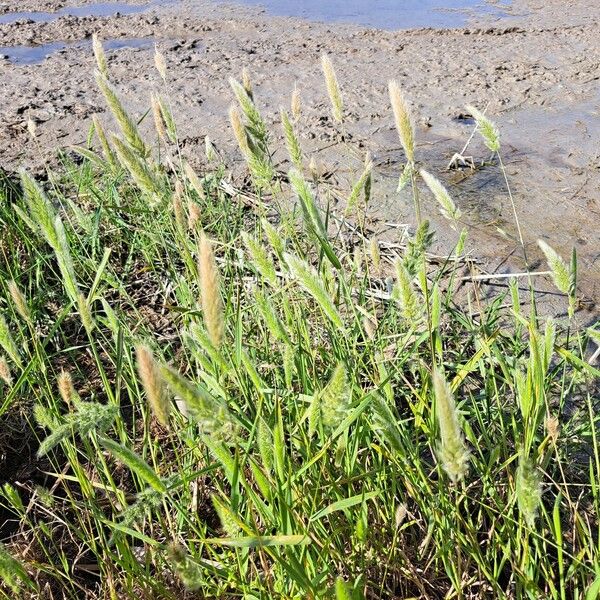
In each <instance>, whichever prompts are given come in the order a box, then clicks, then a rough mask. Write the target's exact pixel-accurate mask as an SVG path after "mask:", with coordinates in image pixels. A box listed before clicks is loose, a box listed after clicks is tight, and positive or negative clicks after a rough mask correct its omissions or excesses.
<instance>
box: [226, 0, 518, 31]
mask: <svg viewBox="0 0 600 600" xmlns="http://www.w3.org/2000/svg"><path fill="white" fill-rule="evenodd" d="M216 1H217V0H216ZM234 2H236V3H238V4H244V5H250V6H260V7H262V8H264V9H266V10H267V12H268V13H269V14H272V15H277V16H288V17H301V18H304V19H309V20H313V21H325V22H334V23H353V24H356V25H363V26H366V27H377V28H379V29H391V30H396V29H410V28H416V27H442V28H449V27H462V26H464V25H465V24H466V23H467V21H468V20H469V18H470V17H473V16H492V17H507V16H509V15H508V14H507V13H506V12H505V11H506V9H507V8H509V7H510V0H502V1H501V2H494V3H488V2H486V0H328V1H327V2H323V0H234ZM221 3H223V2H221ZM227 3H228V4H230V3H231V1H230V0H227Z"/></svg>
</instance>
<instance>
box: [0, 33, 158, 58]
mask: <svg viewBox="0 0 600 600" xmlns="http://www.w3.org/2000/svg"><path fill="white" fill-rule="evenodd" d="M154 43H155V39H154V38H115V39H108V40H102V45H103V46H104V49H105V50H106V51H107V52H110V51H111V50H120V49H121V48H141V49H145V48H152V47H153V46H154ZM91 45H92V42H91V40H85V41H79V42H49V43H48V44H41V45H40V46H5V47H0V55H2V56H4V57H5V60H8V61H10V62H11V63H13V64H16V65H34V64H37V63H40V62H42V61H43V60H44V59H45V58H47V57H48V56H50V55H52V54H55V53H57V52H61V51H66V50H69V49H72V48H78V49H79V48H88V47H91Z"/></svg>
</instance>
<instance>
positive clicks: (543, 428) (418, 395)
mask: <svg viewBox="0 0 600 600" xmlns="http://www.w3.org/2000/svg"><path fill="white" fill-rule="evenodd" d="M94 51H95V54H96V57H97V60H98V66H99V73H98V76H97V80H98V84H99V88H100V90H101V92H102V94H103V95H104V97H105V99H106V102H107V104H108V106H109V108H110V110H111V112H112V114H113V115H114V117H115V121H116V123H117V125H118V129H119V134H118V135H108V134H107V133H106V132H105V131H103V129H102V127H101V125H100V122H99V120H97V119H95V120H94V126H93V130H92V132H91V133H93V134H94V135H90V145H89V147H86V148H80V149H78V150H77V152H78V154H79V155H80V156H82V157H83V159H82V160H78V161H74V160H72V159H69V158H68V156H66V155H65V156H64V158H63V168H62V169H61V171H60V172H59V173H58V174H57V173H50V174H49V179H48V181H47V182H46V184H45V185H43V186H42V185H41V184H40V183H39V182H36V181H35V180H34V179H33V178H32V177H30V176H29V175H28V174H27V173H25V172H23V173H22V174H21V181H20V182H16V181H13V182H10V181H4V182H3V183H2V186H3V187H2V189H3V191H2V197H1V203H0V233H1V237H0V308H1V310H2V315H3V316H2V317H1V318H0V355H1V359H0V400H1V402H0V415H1V418H2V434H1V435H2V438H1V447H2V452H3V454H4V458H3V461H4V463H5V464H6V465H7V467H6V471H5V473H4V474H3V475H4V477H5V478H6V479H7V480H8V482H7V483H5V484H4V485H3V487H2V488H1V489H0V502H1V505H2V510H3V515H2V516H3V521H6V522H5V525H4V532H5V536H4V540H3V542H4V543H3V545H2V546H0V577H2V579H3V581H4V594H5V596H6V597H12V598H14V597H23V598H28V597H29V598H41V597H48V598H50V597H52V598H63V597H64V598H113V599H122V598H195V597H197V598H247V599H252V598H264V599H270V598H338V599H346V598H356V599H358V598H557V599H562V600H565V599H567V598H576V599H581V600H593V599H595V598H598V597H599V590H600V550H599V547H598V543H599V541H598V513H599V509H600V487H599V481H600V456H599V454H598V445H597V440H596V433H597V417H596V415H595V412H594V411H595V405H594V396H593V394H594V383H595V381H594V380H595V378H596V377H597V376H598V375H599V374H600V373H599V372H598V370H597V369H596V368H595V367H593V366H592V365H591V364H590V363H588V362H586V360H585V348H586V346H587V344H588V339H590V338H595V339H596V340H597V339H598V336H599V335H600V334H599V333H598V331H595V330H588V331H586V330H579V329H577V327H576V326H575V319H574V313H575V310H576V307H577V303H576V260H575V257H573V260H572V261H571V263H568V262H565V261H564V259H563V258H561V257H560V256H559V255H558V254H557V253H556V252H555V251H554V250H553V249H552V248H551V247H550V246H548V245H547V244H543V245H542V249H543V251H544V253H545V254H546V256H547V257H548V262H549V267H550V269H551V271H552V273H553V276H554V280H555V281H556V284H557V285H558V287H559V289H560V290H561V292H563V293H564V298H565V309H568V316H565V317H564V319H563V318H560V319H559V318H557V319H556V320H553V319H543V318H541V317H540V316H539V315H538V314H537V313H536V310H535V298H533V293H531V294H529V293H525V294H523V293H522V292H520V290H519V287H518V286H517V284H516V279H512V280H511V282H512V283H511V285H510V286H509V288H508V289H509V291H508V292H507V294H505V295H501V296H498V297H496V298H493V299H491V300H489V299H488V300H485V299H483V298H481V297H480V295H479V294H478V289H477V288H476V287H473V289H472V292H471V294H470V296H469V299H470V301H469V302H466V301H465V302H462V303H459V302H457V300H456V291H457V288H458V286H459V285H462V284H463V283H464V282H462V281H459V277H458V275H457V266H458V265H462V264H468V261H467V260H466V258H465V256H464V247H465V241H466V238H467V232H466V231H464V230H463V229H462V226H461V221H460V220H461V213H460V210H459V209H458V207H457V206H456V204H455V202H454V201H453V199H452V198H451V196H450V194H449V193H448V191H447V190H446V189H445V188H444V186H443V185H442V183H441V182H440V181H439V180H438V179H437V178H436V177H434V176H433V175H431V174H430V173H429V172H426V171H421V170H420V167H419V166H418V163H417V161H418V151H417V150H418V149H417V148H415V141H414V139H415V135H414V130H413V127H412V121H411V116H410V114H409V112H408V104H407V102H406V101H405V99H404V98H403V96H402V94H401V91H400V88H399V87H398V85H397V84H396V83H394V82H392V83H391V84H390V96H391V101H392V105H393V112H394V116H395V119H396V123H397V126H398V131H399V135H400V139H401V142H402V144H403V146H404V149H405V153H406V157H407V161H408V162H407V165H406V166H405V167H404V168H403V169H401V170H400V171H401V172H399V177H400V182H399V187H404V188H406V187H407V186H409V187H410V189H412V193H413V198H414V204H415V213H416V230H415V233H414V236H413V237H412V238H411V239H410V240H408V241H407V243H406V244H405V245H404V247H403V249H402V251H399V252H396V251H395V250H393V249H391V248H390V247H389V246H387V245H385V244H383V243H379V242H378V241H377V240H376V239H371V238H370V237H369V235H368V234H367V233H366V231H367V230H366V229H365V227H364V222H365V219H364V215H365V213H366V211H367V210H368V202H369V198H370V190H371V183H372V177H373V176H376V169H375V168H374V167H373V164H372V162H371V161H370V159H369V158H368V157H367V160H366V161H365V166H364V171H362V172H358V173H357V176H356V184H355V185H354V186H352V187H351V189H348V190H346V194H347V197H348V199H349V201H348V206H346V207H342V213H344V214H340V213H336V212H334V211H332V210H330V209H329V208H328V207H327V206H326V205H325V203H324V202H323V199H324V198H326V197H327V186H328V184H327V183H326V182H323V181H319V179H318V177H316V175H315V174H314V173H312V172H311V169H310V168H309V166H308V164H307V162H308V159H307V158H306V156H305V154H304V152H303V150H302V147H301V146H302V145H301V140H300V139H298V137H297V135H296V133H295V128H296V126H297V122H298V119H299V118H300V115H301V103H300V98H299V94H298V91H295V92H294V94H293V102H292V106H291V110H290V115H288V114H287V112H286V111H282V124H283V128H284V139H285V141H286V145H287V148H288V150H289V153H290V162H291V164H293V165H294V168H293V169H292V170H290V172H289V173H287V174H285V173H281V172H278V171H277V169H276V168H275V166H274V164H273V161H272V148H271V146H272V142H270V140H269V135H268V131H267V127H266V126H265V123H264V121H263V119H262V117H261V115H260V113H259V110H258V108H257V105H256V104H255V100H254V93H253V91H252V86H251V82H250V78H249V77H248V75H247V73H246V74H244V77H243V80H242V83H241V84H240V83H237V82H235V81H232V88H233V92H234V96H235V98H236V103H237V106H236V107H235V108H232V109H231V111H230V116H231V121H232V126H233V130H234V133H235V136H236V139H237V141H238V143H239V146H240V149H241V152H242V155H243V157H244V159H245V160H246V162H247V166H248V170H249V173H250V174H251V178H252V182H251V183H249V184H248V185H247V186H245V187H244V188H243V189H237V188H235V187H234V186H233V185H232V184H231V182H230V180H229V179H228V177H227V173H226V169H225V166H224V165H223V164H222V161H221V160H220V158H219V156H218V154H217V152H216V151H215V149H214V147H213V146H212V144H211V143H210V141H209V140H207V144H206V164H207V165H208V167H207V168H206V170H205V171H204V172H202V173H201V174H198V173H196V172H194V170H193V169H192V168H191V167H190V166H189V165H188V164H185V163H184V162H183V161H182V159H181V158H180V157H179V153H178V148H177V128H176V124H175V119H174V118H173V116H172V115H171V113H170V111H169V101H168V97H167V94H166V93H165V94H164V97H161V96H159V95H154V96H153V98H152V103H151V109H150V110H149V112H148V117H147V118H148V119H152V118H154V122H155V128H156V133H157V136H158V138H157V139H158V142H157V143H158V151H157V148H154V149H152V148H151V145H150V144H149V142H148V141H147V140H145V139H143V137H142V136H141V134H140V132H139V129H138V125H139V123H137V122H136V120H135V119H133V118H132V117H131V116H130V115H129V114H128V113H127V111H126V109H125V107H124V106H123V105H122V104H121V101H120V99H119V95H118V93H117V92H116V91H115V90H114V88H113V87H112V85H111V83H110V73H109V71H108V67H107V64H106V60H105V58H104V54H103V51H102V48H101V44H100V42H99V41H98V40H95V42H94ZM156 58H157V60H156V64H157V68H158V70H159V72H160V74H161V76H162V78H163V80H164V82H165V89H168V70H167V67H166V63H165V60H164V58H163V57H162V56H161V55H160V54H157V57H156ZM323 67H324V71H325V75H326V82H327V89H328V90H329V93H330V95H331V99H332V106H333V116H334V117H335V122H336V126H337V127H339V132H340V139H341V142H340V143H344V144H347V141H344V140H345V139H346V138H344V131H345V128H346V127H349V124H347V123H346V122H345V121H344V106H343V99H342V98H343V95H342V91H341V90H340V85H339V83H338V80H337V78H336V76H335V73H334V69H333V65H332V63H331V61H330V60H328V59H324V60H323ZM474 116H475V118H476V120H477V122H478V128H479V130H480V131H481V133H482V134H483V135H484V137H485V142H486V144H487V146H488V148H489V149H490V150H491V151H492V152H493V153H494V156H493V162H494V166H490V167H489V168H499V169H501V170H502V172H503V173H504V169H503V166H502V161H501V155H500V138H499V133H498V130H497V128H496V127H495V125H494V124H493V123H492V122H491V121H489V119H488V118H487V117H485V115H483V114H482V113H479V112H475V113H474ZM391 118H392V114H391V113H390V119H391ZM32 133H33V134H34V133H35V131H34V130H32ZM348 151H349V152H352V151H353V150H352V149H351V148H350V147H348ZM159 157H160V160H159ZM309 179H310V183H309ZM427 187H428V188H430V190H431V193H432V194H433V196H434V197H435V198H436V199H437V200H438V201H439V203H440V209H441V210H442V212H443V214H444V215H445V216H446V217H447V218H448V219H449V222H450V224H451V225H452V226H453V227H454V228H455V229H456V235H457V243H456V247H455V248H453V249H452V250H451V252H450V254H449V255H448V257H447V259H446V260H443V261H441V262H440V261H439V260H437V261H435V262H433V261H431V260H429V254H428V248H429V246H430V244H431V241H432V237H433V232H432V231H431V230H430V228H429V224H428V222H427V220H426V216H427V215H425V214H422V213H423V206H422V205H421V201H420V197H421V194H423V193H424V192H425V190H426V188H427ZM407 189H408V188H407ZM428 193H429V192H428ZM507 193H509V194H510V190H509V189H508V190H507ZM350 217H353V218H352V222H350V221H348V220H346V219H349V218H350ZM516 225H517V226H518V222H517V224H516ZM523 250H524V248H523ZM467 285H470V284H468V283H467ZM530 285H531V284H530ZM532 300H533V301H532Z"/></svg>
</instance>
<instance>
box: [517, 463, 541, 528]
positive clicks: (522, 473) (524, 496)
mask: <svg viewBox="0 0 600 600" xmlns="http://www.w3.org/2000/svg"><path fill="white" fill-rule="evenodd" d="M516 491H517V502H518V505H519V511H520V513H521V515H522V516H523V518H524V519H525V522H526V523H527V525H529V527H532V528H533V527H534V526H535V521H536V517H537V514H538V509H539V507H540V504H541V501H542V479H541V476H540V473H539V472H538V470H537V469H536V467H535V465H534V464H533V463H532V461H531V459H529V458H528V457H527V456H524V455H523V454H522V455H521V456H520V457H519V464H518V466H517V475H516Z"/></svg>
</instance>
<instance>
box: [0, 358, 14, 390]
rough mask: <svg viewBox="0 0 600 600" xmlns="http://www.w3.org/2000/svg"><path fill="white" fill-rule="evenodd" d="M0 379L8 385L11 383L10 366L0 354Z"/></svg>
mask: <svg viewBox="0 0 600 600" xmlns="http://www.w3.org/2000/svg"><path fill="white" fill-rule="evenodd" d="M0 379H1V380H2V381H4V383H5V384H6V385H7V386H9V387H10V386H11V385H12V375H11V373H10V367H9V366H8V363H7V362H6V359H5V358H4V356H0Z"/></svg>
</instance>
